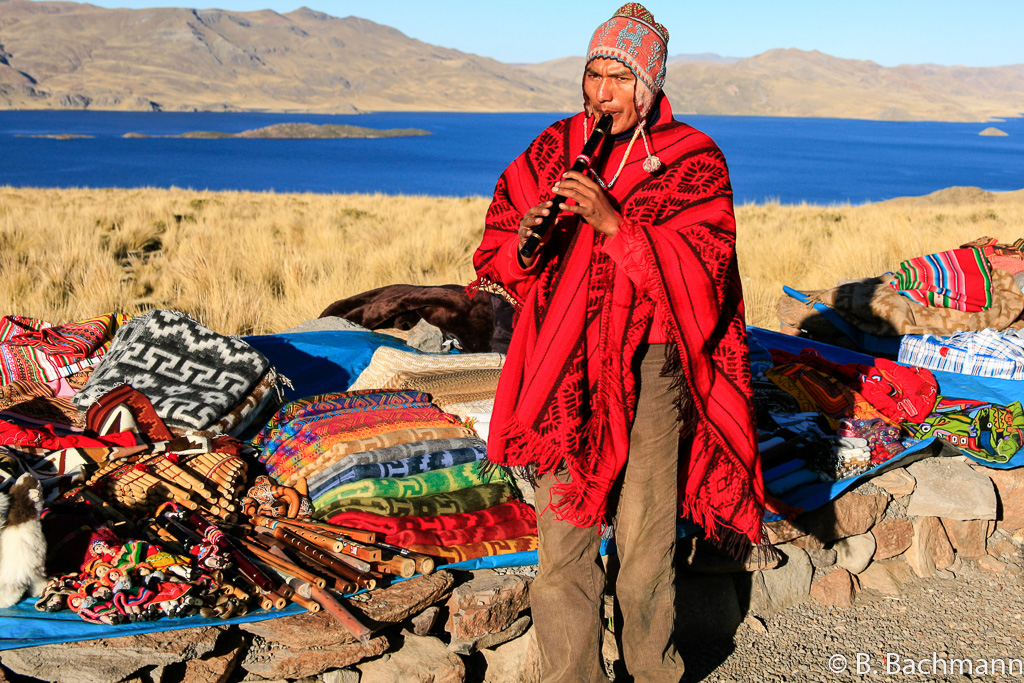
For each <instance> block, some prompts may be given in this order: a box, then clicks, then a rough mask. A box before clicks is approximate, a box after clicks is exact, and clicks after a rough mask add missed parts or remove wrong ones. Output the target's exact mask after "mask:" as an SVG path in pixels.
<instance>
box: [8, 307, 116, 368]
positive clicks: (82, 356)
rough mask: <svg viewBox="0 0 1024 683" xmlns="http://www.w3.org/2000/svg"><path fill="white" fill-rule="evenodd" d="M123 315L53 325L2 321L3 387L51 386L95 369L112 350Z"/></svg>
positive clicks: (30, 320) (24, 320)
mask: <svg viewBox="0 0 1024 683" xmlns="http://www.w3.org/2000/svg"><path fill="white" fill-rule="evenodd" d="M127 320H128V316H126V315H122V314H120V313H107V314H106V315H101V316H97V317H95V318H89V319H88V320H80V321H78V322H73V323H66V324H63V325H53V324H51V323H48V322H45V321H43V320H37V319H35V318H25V317H23V316H20V315H8V316H5V317H3V318H0V384H9V383H10V382H14V381H19V380H21V381H29V382H52V381H54V380H57V379H60V378H62V377H67V376H69V375H73V374H74V373H76V372H78V371H80V370H82V369H84V368H87V367H90V366H92V365H95V364H96V363H98V362H99V360H100V358H101V357H102V356H103V354H104V353H106V351H107V349H109V348H110V342H111V340H113V338H114V333H115V332H116V331H117V328H118V327H119V326H121V325H123V324H124V323H125V321H127Z"/></svg>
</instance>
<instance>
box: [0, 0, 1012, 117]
mask: <svg viewBox="0 0 1024 683" xmlns="http://www.w3.org/2000/svg"><path fill="white" fill-rule="evenodd" d="M669 62H670V63H669V67H668V78H667V81H666V84H665V92H666V94H667V95H668V96H669V99H670V101H671V102H672V104H673V108H674V110H675V111H676V112H677V113H680V114H685V113H691V114H727V115H748V116H822V117H839V118H863V119H884V120H936V121H984V120H992V119H994V118H999V117H1005V116H1015V115H1020V114H1021V113H1024V65H1020V64H1018V65H1010V66H1000V67H962V66H938V65H931V64H919V65H902V66H898V67H883V66H880V65H878V64H876V63H874V62H870V61H862V60H849V59H839V58H837V57H832V56H829V55H826V54H823V53H821V52H816V51H810V52H808V51H803V50H796V49H778V50H770V51H768V52H764V53H762V54H759V55H756V56H753V57H747V58H742V59H740V58H735V57H719V56H718V55H712V54H703V55H676V56H675V57H672V58H670V60H669ZM582 69H583V58H582V57H566V58H563V59H558V60H553V61H549V62H543V63H540V64H505V63H502V62H499V61H496V60H493V59H489V58H486V57H480V56H477V55H473V54H467V53H464V52H460V51H458V50H454V49H449V48H442V47H438V46H435V45H430V44H428V43H424V42H422V41H419V40H415V39H413V38H409V37H408V36H406V35H404V34H403V33H401V32H400V31H398V30H396V29H394V28H390V27H388V26H383V25H380V24H376V23H374V22H371V21H368V20H366V19H360V18H357V17H347V18H338V17H333V16H330V15H328V14H324V13H322V12H315V11H313V10H310V9H306V8H301V9H297V10H295V11H293V12H288V13H283V14H279V13H277V12H274V11H271V10H263V11H258V12H230V11H222V10H194V9H185V8H160V9H142V10H129V9H104V8H100V7H96V6H93V5H88V4H81V3H75V2H34V1H32V0H0V109H101V110H166V111H284V112H316V113H354V112H365V111H474V112H482V111H493V112H497V111H502V112H520V111H550V112H555V111H559V112H561V111H566V112H568V111H578V110H579V108H580V101H581V94H580V79H581V76H582Z"/></svg>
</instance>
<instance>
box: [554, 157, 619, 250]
mask: <svg viewBox="0 0 1024 683" xmlns="http://www.w3.org/2000/svg"><path fill="white" fill-rule="evenodd" d="M551 189H552V190H553V191H554V193H555V194H560V195H562V196H564V197H566V198H567V199H574V200H576V204H575V205H571V204H559V205H558V208H559V209H560V210H562V211H568V212H570V213H574V214H576V215H577V216H579V217H580V218H582V219H583V220H585V221H586V222H587V223H588V224H589V225H590V226H591V227H593V228H594V230H597V231H598V232H603V233H604V234H605V235H608V237H613V236H614V235H615V233H617V232H618V231H619V224H620V223H621V222H622V216H621V215H620V214H619V212H618V211H616V210H615V207H614V206H612V203H611V201H610V200H609V199H608V195H607V194H606V193H605V191H604V190H603V189H602V188H601V186H600V185H598V184H597V183H596V182H594V181H593V180H592V179H590V178H589V177H587V176H586V175H584V174H582V173H580V172H578V171H569V172H568V173H566V174H565V175H563V176H562V180H559V181H558V182H557V183H555V186H554V187H552V188H551Z"/></svg>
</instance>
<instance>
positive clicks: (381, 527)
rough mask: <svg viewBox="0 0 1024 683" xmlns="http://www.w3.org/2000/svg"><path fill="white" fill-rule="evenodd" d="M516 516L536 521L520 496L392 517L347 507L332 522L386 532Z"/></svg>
mask: <svg viewBox="0 0 1024 683" xmlns="http://www.w3.org/2000/svg"><path fill="white" fill-rule="evenodd" d="M517 519H525V520H532V521H533V522H534V523H536V521H537V513H536V512H535V511H534V509H533V507H531V506H529V505H527V504H526V503H524V502H522V501H521V500H515V499H512V500H508V501H506V502H504V503H499V504H497V505H493V506H491V507H487V508H484V509H481V510H477V511H475V512H456V513H449V514H440V515H420V516H414V515H407V516H402V517H393V516H387V515H382V514H378V513H373V512H365V511H362V510H348V511H345V512H338V513H335V514H334V515H333V516H332V517H331V520H330V521H331V523H332V524H337V525H339V526H347V527H352V528H355V529H364V530H366V531H376V532H379V533H382V534H385V535H389V534H397V533H400V532H402V531H405V530H408V529H417V530H421V531H438V532H440V531H454V530H457V529H469V528H478V527H480V528H483V527H488V526H494V525H497V524H503V523H505V522H509V521H512V520H517Z"/></svg>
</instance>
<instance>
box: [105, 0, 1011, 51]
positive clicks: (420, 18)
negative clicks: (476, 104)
mask: <svg viewBox="0 0 1024 683" xmlns="http://www.w3.org/2000/svg"><path fill="white" fill-rule="evenodd" d="M92 4H95V5H100V6H102V7H128V8H135V9H138V8H143V7H168V6H176V7H192V6H194V7H200V8H213V7H216V8H220V9H225V10H236V11H250V10H257V9H273V10H275V11H277V12H282V13H283V12H289V11H291V10H294V9H296V8H298V7H301V6H303V5H306V6H307V7H310V8H312V9H315V10H319V11H321V12H326V13H327V14H332V15H334V16H338V17H346V16H358V17H363V18H365V19H370V20H372V21H375V22H377V23H380V24H386V25H388V26H393V27H395V28H397V29H398V30H400V31H402V32H403V33H405V34H406V35H408V36H411V37H413V38H417V39H419V40H422V41H425V42H428V43H432V44H434V45H440V46H442V47H451V48H455V49H458V50H462V51H463V52H471V53H474V54H478V55H483V56H486V57H493V58H495V59H498V60H501V61H503V62H540V61H545V60H548V59H555V58H557V57H567V56H570V55H581V54H583V52H584V51H585V49H586V44H587V41H588V40H589V39H590V34H591V33H592V32H593V30H594V29H595V28H596V27H597V25H598V24H599V23H600V22H601V21H603V20H604V19H606V18H608V17H609V16H611V14H612V13H613V12H614V11H615V10H616V9H617V8H618V7H619V6H620V5H621V4H623V3H622V1H621V0H611V1H609V2H593V1H591V2H582V1H580V0H572V1H569V2H557V1H556V2H551V1H548V2H541V1H540V0H511V1H510V2H500V1H496V0H455V1H454V2H424V1H422V0H419V1H415V2H414V1H411V0H397V1H392V0H370V1H369V2H366V1H364V2H345V1H340V0H305V2H303V0H214V1H212V2H208V3H202V4H198V5H197V4H194V2H189V1H187V0H181V1H180V2H177V1H175V0H169V1H168V0H164V1H163V2H159V1H154V0H93V2H92ZM645 4H646V6H647V7H648V9H650V10H651V11H652V12H653V13H654V16H655V18H656V19H657V20H658V21H659V22H661V23H662V24H665V26H666V27H668V30H669V32H670V33H671V36H672V37H671V40H670V42H669V54H684V53H690V54H692V53H701V52H714V53H717V54H719V55H723V56H729V57H749V56H752V55H755V54H758V53H760V52H764V51H765V50H769V49H772V48H777V47H781V48H787V47H795V48H799V49H802V50H820V51H822V52H825V53H828V54H830V55H834V56H836V57H842V58H845V59H869V60H872V61H874V62H877V63H879V64H881V65H883V66H896V65H898V64H922V63H934V64H945V65H954V64H963V65H966V66H997V65H1004V64H1024V0H975V1H974V2H964V1H961V0H857V1H856V2H854V1H852V0H774V1H769V0H733V1H732V2H729V1H726V2H708V1H707V0H649V1H648V2H645Z"/></svg>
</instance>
